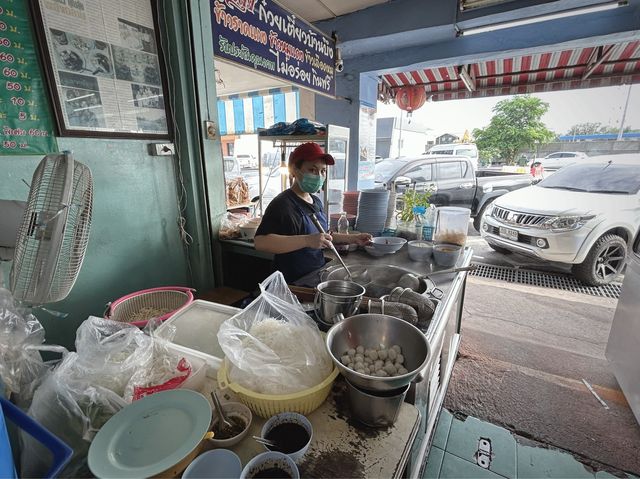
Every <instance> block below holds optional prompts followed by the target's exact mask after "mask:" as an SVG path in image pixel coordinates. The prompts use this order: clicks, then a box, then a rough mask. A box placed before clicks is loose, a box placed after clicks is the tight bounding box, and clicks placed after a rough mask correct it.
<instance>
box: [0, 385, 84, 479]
mask: <svg viewBox="0 0 640 479" xmlns="http://www.w3.org/2000/svg"><path fill="white" fill-rule="evenodd" d="M0 418H1V419H0V433H2V432H3V431H4V432H5V433H6V429H5V427H4V425H5V423H6V422H7V421H6V420H7V419H8V420H9V421H11V422H12V423H13V424H15V425H16V426H17V427H19V428H20V429H22V430H23V431H25V432H26V433H27V434H29V435H31V436H32V437H33V438H35V439H36V440H38V441H39V442H40V443H41V444H42V445H43V446H44V447H46V448H47V449H48V450H49V451H50V452H51V465H50V466H49V470H48V471H47V472H46V473H45V474H44V475H43V476H42V477H44V478H49V477H57V476H58V474H59V473H60V471H62V469H63V468H64V466H66V464H67V463H68V462H69V460H70V459H71V456H72V455H73V449H71V448H70V447H69V446H67V445H66V444H65V443H64V442H62V441H61V440H60V439H58V437H57V436H55V435H54V434H52V433H50V432H49V431H48V430H47V429H45V428H44V427H43V426H41V425H40V424H39V423H37V422H36V421H34V420H33V419H32V418H30V417H29V416H27V415H26V414H25V413H23V412H22V411H21V410H20V409H19V408H17V407H16V406H14V405H13V404H11V403H10V402H9V401H7V400H6V399H4V398H1V397H0ZM0 451H1V453H0V461H1V462H0V477H3V478H4V477H16V471H15V466H14V464H13V458H12V457H11V445H10V444H9V439H8V437H7V435H6V434H0ZM7 453H8V454H7Z"/></svg>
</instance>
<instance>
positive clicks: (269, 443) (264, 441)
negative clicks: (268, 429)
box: [251, 436, 277, 447]
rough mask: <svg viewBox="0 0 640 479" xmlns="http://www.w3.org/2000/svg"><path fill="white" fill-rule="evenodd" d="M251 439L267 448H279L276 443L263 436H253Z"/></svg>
mask: <svg viewBox="0 0 640 479" xmlns="http://www.w3.org/2000/svg"><path fill="white" fill-rule="evenodd" d="M251 437H253V439H255V441H256V442H259V443H260V444H263V445H265V446H269V447H277V445H276V443H275V442H273V441H269V440H268V439H265V438H264V437H261V436H251Z"/></svg>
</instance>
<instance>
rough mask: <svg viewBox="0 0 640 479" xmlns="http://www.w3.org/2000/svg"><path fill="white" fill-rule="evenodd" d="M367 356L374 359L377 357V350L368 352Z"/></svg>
mask: <svg viewBox="0 0 640 479" xmlns="http://www.w3.org/2000/svg"><path fill="white" fill-rule="evenodd" d="M369 357H370V358H371V359H373V360H374V361H375V360H376V359H378V351H376V350H372V351H371V353H370V354H369Z"/></svg>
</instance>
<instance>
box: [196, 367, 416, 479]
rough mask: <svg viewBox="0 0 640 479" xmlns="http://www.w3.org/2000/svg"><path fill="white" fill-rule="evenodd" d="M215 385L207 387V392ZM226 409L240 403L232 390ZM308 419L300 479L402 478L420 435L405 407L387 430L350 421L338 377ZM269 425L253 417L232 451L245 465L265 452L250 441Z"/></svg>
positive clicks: (412, 409)
mask: <svg viewBox="0 0 640 479" xmlns="http://www.w3.org/2000/svg"><path fill="white" fill-rule="evenodd" d="M213 387H215V385H214V384H213V383H212V384H209V388H210V389H209V390H208V391H207V396H209V392H210V391H211V390H212V388H213ZM219 397H220V398H221V401H222V402H223V403H224V402H226V401H229V400H234V401H235V400H237V399H236V398H235V394H234V393H233V392H232V391H230V390H224V391H222V392H219ZM307 418H308V419H309V421H310V422H311V424H312V426H313V438H312V440H311V444H310V446H309V449H308V450H307V452H306V454H305V455H304V457H303V458H302V459H301V460H300V462H299V464H298V467H299V469H300V477H309V478H343V477H349V478H374V477H381V478H382V477H384V478H400V477H403V473H404V471H405V468H406V465H407V463H408V461H409V459H410V454H411V448H412V445H413V444H414V442H415V438H416V436H417V434H418V431H419V429H420V423H421V421H420V412H419V411H418V409H417V408H416V407H415V406H413V405H411V404H407V403H403V404H402V407H401V409H400V413H399V414H398V420H397V421H396V423H395V424H394V425H393V426H390V427H387V428H370V427H367V426H365V425H363V424H360V423H358V422H356V421H354V420H353V419H351V413H350V411H349V403H348V398H347V390H346V383H345V381H344V379H342V378H341V377H340V376H339V377H338V379H337V380H336V382H335V383H334V385H333V388H332V390H331V393H330V394H329V397H328V398H327V400H326V401H325V402H324V403H323V404H322V405H321V406H320V407H319V408H318V409H316V410H315V411H313V412H312V413H311V414H308V415H307ZM265 421H266V420H265V419H263V418H260V417H258V416H256V415H254V416H253V421H252V424H251V430H250V431H249V434H248V435H247V437H245V438H244V439H243V440H242V441H241V442H240V443H238V444H237V445H235V446H233V447H231V448H230V449H231V450H232V451H234V452H235V453H236V454H238V456H239V457H240V460H241V461H242V464H243V465H245V464H247V462H249V461H250V460H251V459H252V458H253V457H255V456H256V455H258V454H259V453H261V452H265V451H266V448H265V447H264V446H263V445H261V444H258V443H257V442H256V441H254V440H253V439H252V438H251V436H254V435H255V436H260V432H261V430H262V426H263V425H264V423H265Z"/></svg>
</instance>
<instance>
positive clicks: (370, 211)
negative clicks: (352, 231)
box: [356, 188, 389, 236]
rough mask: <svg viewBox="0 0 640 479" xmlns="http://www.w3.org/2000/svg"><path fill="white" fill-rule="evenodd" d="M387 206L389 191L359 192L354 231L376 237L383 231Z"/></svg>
mask: <svg viewBox="0 0 640 479" xmlns="http://www.w3.org/2000/svg"><path fill="white" fill-rule="evenodd" d="M388 205H389V190H385V189H381V188H380V189H378V188H377V189H372V190H363V191H362V192H360V201H359V202H358V217H357V219H356V229H357V230H358V231H362V232H365V233H371V234H372V235H373V236H378V235H380V233H381V232H382V231H383V230H384V224H385V221H386V220H387V208H388Z"/></svg>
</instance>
